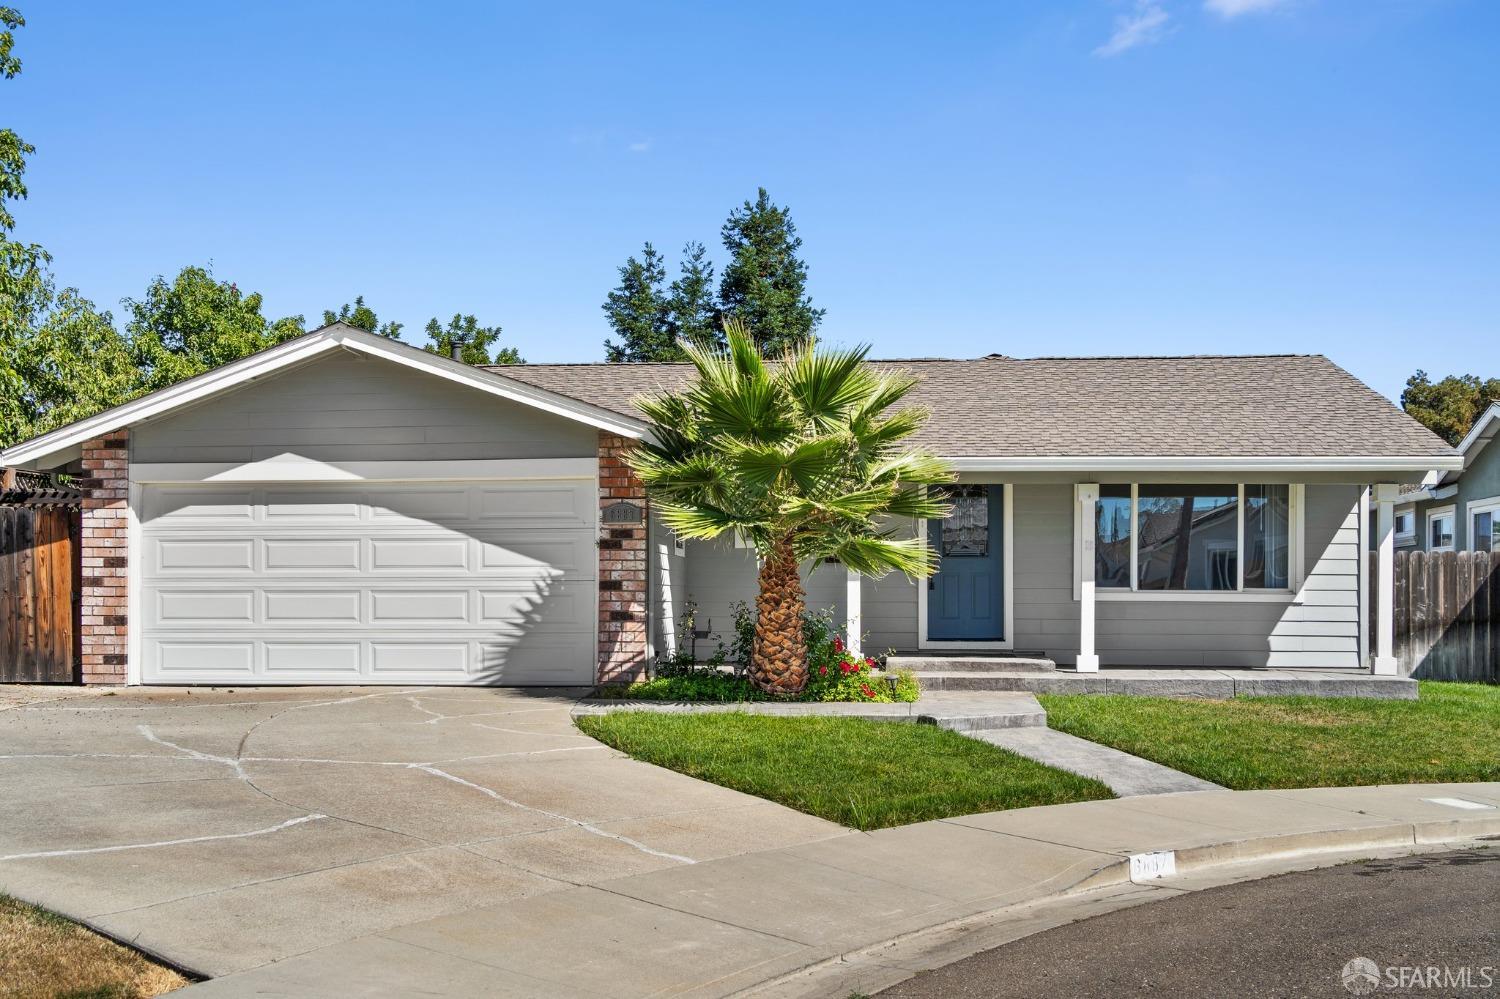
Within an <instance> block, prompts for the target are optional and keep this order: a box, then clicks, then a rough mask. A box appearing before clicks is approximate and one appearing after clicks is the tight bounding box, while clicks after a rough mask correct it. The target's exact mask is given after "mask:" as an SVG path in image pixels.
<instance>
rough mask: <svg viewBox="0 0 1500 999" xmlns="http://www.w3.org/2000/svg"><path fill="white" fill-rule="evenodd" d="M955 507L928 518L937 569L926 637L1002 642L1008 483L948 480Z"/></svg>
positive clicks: (932, 581) (930, 583) (930, 592)
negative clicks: (943, 515)
mask: <svg viewBox="0 0 1500 999" xmlns="http://www.w3.org/2000/svg"><path fill="white" fill-rule="evenodd" d="M948 491H949V500H950V502H952V504H953V512H952V513H951V514H950V515H949V516H948V517H947V519H945V520H930V521H928V522H927V544H928V545H929V546H931V547H932V549H933V550H935V551H936V552H937V553H938V571H937V573H936V574H935V575H934V576H932V577H931V578H930V579H928V580H927V637H928V639H929V640H933V641H964V642H998V641H1001V640H1003V639H1004V638H1005V613H1004V607H1005V595H1004V593H1003V592H1002V591H1003V589H1004V585H1005V577H1004V574H1003V572H1002V568H1001V567H1002V566H1003V565H1004V561H1003V555H1002V553H1001V551H1000V545H1001V544H1002V542H1003V541H1004V531H1003V530H1001V524H1002V523H1003V522H1004V521H1003V519H1002V517H1003V511H1002V509H1001V504H1002V503H1003V502H1004V497H1005V487H1003V486H983V485H960V486H949V487H948Z"/></svg>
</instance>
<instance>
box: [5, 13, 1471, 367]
mask: <svg viewBox="0 0 1500 999" xmlns="http://www.w3.org/2000/svg"><path fill="white" fill-rule="evenodd" d="M18 2H19V3H20V5H21V8H22V12H23V13H24V14H25V15H26V16H27V18H28V21H29V24H28V26H27V27H26V28H25V29H23V30H22V32H21V33H20V35H19V37H18V41H17V50H18V54H19V55H21V57H22V58H23V60H24V62H25V69H24V72H23V74H22V75H21V76H20V77H19V78H17V79H16V80H13V81H9V82H3V83H0V94H3V95H4V105H3V106H4V109H5V115H6V120H7V123H8V124H11V125H12V127H14V128H16V129H17V131H19V132H20V133H21V135H22V136H23V137H24V138H26V139H27V140H29V141H31V142H32V143H34V144H35V145H36V146H37V150H38V151H37V155H36V156H35V157H34V159H33V160H32V164H31V168H30V171H29V173H28V181H29V184H30V187H31V199H30V201H29V202H27V203H25V204H23V205H22V206H21V209H20V211H19V212H18V215H19V217H20V230H19V232H20V235H22V236H23V237H24V238H28V239H31V240H35V241H38V242H41V243H42V244H43V245H45V246H46V247H47V248H48V249H49V250H51V251H52V253H53V254H54V256H55V258H56V260H55V268H56V270H57V273H58V276H59V279H60V280H61V281H62V282H63V283H65V284H72V285H77V286H78V287H80V288H81V289H82V290H83V292H84V293H85V294H87V295H89V296H90V297H92V298H94V299H95V300H96V301H98V302H99V303H100V304H101V305H106V306H109V307H113V308H115V309H116V311H117V313H118V311H119V307H118V301H119V299H120V298H121V297H123V296H126V295H133V294H138V293H139V292H140V291H141V290H142V289H143V288H144V286H145V284H146V282H147V281H148V280H149V279H150V278H151V277H152V276H153V275H155V274H158V273H168V274H170V273H174V272H175V271H176V270H177V269H179V268H180V267H182V266H183V265H185V264H188V263H202V262H207V261H210V260H211V261H212V262H213V265H214V269H215V272H216V273H217V274H218V275H219V276H220V277H223V278H226V279H232V280H234V281H236V282H237V283H238V284H239V285H240V286H241V287H242V288H247V289H253V290H258V291H261V292H263V293H264V294H265V297H266V302H267V312H268V313H271V314H273V315H284V314H289V313H303V314H305V315H307V316H308V318H309V319H313V320H315V319H316V318H317V317H318V316H319V314H320V313H321V311H322V309H324V308H326V307H330V306H336V305H338V304H339V303H341V302H344V301H346V300H349V299H352V298H353V296H354V295H356V294H360V293H363V294H364V295H365V297H366V299H367V300H368V301H369V302H370V304H372V305H373V306H374V307H375V308H376V309H377V311H378V312H379V313H380V314H381V316H382V318H389V319H397V320H399V321H402V322H404V323H406V324H407V325H408V327H409V328H408V337H409V338H411V339H419V338H420V333H419V327H420V326H421V325H422V324H423V323H424V322H425V321H426V319H427V318H428V317H429V316H431V315H433V314H439V315H449V314H452V313H453V312H455V311H463V312H473V313H476V314H477V315H478V316H479V318H480V319H481V321H483V322H485V323H487V324H488V323H497V322H498V323H500V324H502V325H503V326H504V327H505V330H506V339H507V340H508V342H511V343H514V344H516V345H517V346H518V347H520V349H521V351H522V353H523V354H524V355H525V356H526V357H527V358H528V359H530V360H534V361H542V360H554V361H562V360H594V359H600V358H602V349H601V342H602V341H603V339H604V337H605V336H606V335H607V333H608V331H607V329H606V327H605V324H604V319H603V315H602V313H601V312H600V311H599V304H600V303H601V302H602V301H603V299H604V296H605V294H606V293H607V291H608V290H609V289H610V287H611V286H612V285H613V284H614V282H615V280H616V273H615V268H616V267H617V266H618V265H619V263H620V262H622V261H623V259H624V258H625V257H626V255H627V254H630V253H632V252H635V251H636V250H637V249H638V248H639V246H640V244H641V242H642V241H643V240H646V239H650V240H652V241H654V242H655V243H656V245H657V246H658V247H659V248H662V249H665V250H667V251H668V252H669V253H670V254H671V256H672V259H673V266H674V267H675V260H676V257H677V251H678V249H679V248H680V246H681V245H682V244H683V243H684V242H686V241H687V240H690V239H701V240H703V241H705V242H708V243H709V244H710V248H711V249H712V250H714V251H716V253H717V258H718V260H719V261H722V257H723V254H722V250H721V248H720V247H719V246H718V243H717V238H718V229H719V226H720V224H721V223H722V221H723V219H724V216H725V215H726V214H727V212H728V211H729V209H730V208H731V207H733V206H734V205H736V204H738V203H739V202H741V201H743V200H744V199H745V198H747V197H751V196H753V194H754V191H755V188H756V186H757V185H765V186H766V187H767V188H768V189H769V190H770V192H771V195H772V197H773V198H774V199H775V200H776V201H778V202H779V203H784V204H789V205H790V206H791V208H792V211H793V216H794V218H795V219H796V221H797V224H798V226H799V229H800V232H801V235H802V236H803V238H804V239H805V241H806V242H805V245H804V255H805V257H806V259H807V261H808V264H809V267H810V271H811V274H810V284H809V288H810V291H811V293H812V295H813V298H814V300H815V301H816V303H817V304H818V305H821V306H823V307H825V308H827V310H828V315H827V318H826V321H825V324H824V328H823V333H824V336H825V337H826V338H828V339H831V340H836V341H841V342H852V341H865V342H871V343H873V344H874V345H875V352H876V353H877V354H878V355H881V356H935V355H941V356H959V357H963V356H978V355H982V354H986V353H990V352H995V351H999V352H1003V353H1008V354H1013V355H1016V356H1029V355H1037V354H1095V353H1109V354H1116V353H1145V354H1155V353H1240V352H1254V353H1261V352H1322V353H1327V354H1329V355H1330V356H1332V357H1333V358H1334V359H1335V360H1336V361H1338V362H1339V363H1341V364H1343V365H1345V366H1346V367H1348V368H1349V369H1350V370H1352V371H1354V372H1355V373H1356V374H1358V375H1359V376H1361V377H1363V378H1365V379H1366V380H1367V381H1369V382H1370V383H1371V384H1372V385H1374V386H1375V387H1376V388H1377V389H1379V390H1381V391H1382V392H1385V393H1387V394H1390V395H1393V396H1394V395H1396V394H1398V393H1399V392H1400V389H1401V385H1402V384H1403V382H1404V380H1405V378H1406V376H1407V375H1408V374H1409V373H1410V372H1411V370H1412V369H1413V368H1415V367H1418V366H1421V367H1425V368H1427V369H1428V370H1429V371H1430V372H1432V373H1434V374H1435V375H1436V374H1446V373H1449V372H1454V371H1473V372H1474V373H1478V374H1482V375H1490V376H1494V375H1500V370H1497V368H1496V356H1497V352H1496V349H1495V348H1496V344H1497V343H1500V3H1494V2H1490V0H1281V2H1276V0H1049V2H1035V3H1023V2H1006V3H985V4H973V5H961V4H946V5H945V4H931V5H922V4H882V3H868V2H867V3H847V4H845V3H817V4H804V3H787V4H778V3H757V4H753V5H752V4H705V3H682V4H650V3H641V4H619V3H609V4H599V5H590V4H576V3H554V4H524V5H523V4H515V5H504V6H502V5H500V4H493V3H473V4H461V3H440V4H426V5H424V4H411V3H404V4H399V5H398V4H388V5H387V4H380V3H375V2H357V3H354V2H351V3H333V2H320V3H295V4H294V3H257V4H249V3H237V4H231V3H225V4H204V3H197V4H191V3H186V2H182V3H155V4H129V5H127V4H119V3H86V2H72V3H68V4H61V3H46V4H43V3H38V2H22V0H18Z"/></svg>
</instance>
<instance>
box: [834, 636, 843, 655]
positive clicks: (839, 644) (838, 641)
mask: <svg viewBox="0 0 1500 999" xmlns="http://www.w3.org/2000/svg"><path fill="white" fill-rule="evenodd" d="M833 651H835V652H843V651H844V640H843V639H842V638H839V637H838V636H837V635H835V636H834V638H833Z"/></svg>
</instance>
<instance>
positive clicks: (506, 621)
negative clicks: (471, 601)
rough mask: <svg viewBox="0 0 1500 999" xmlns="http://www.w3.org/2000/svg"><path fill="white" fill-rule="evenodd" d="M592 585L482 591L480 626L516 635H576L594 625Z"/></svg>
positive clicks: (479, 615)
mask: <svg viewBox="0 0 1500 999" xmlns="http://www.w3.org/2000/svg"><path fill="white" fill-rule="evenodd" d="M593 602H594V588H593V586H592V584H585V585H565V586H557V587H552V588H551V589H548V590H546V591H545V592H543V591H538V590H536V589H534V588H508V589H489V588H486V589H483V590H480V591H479V613H478V619H477V621H478V623H479V624H482V625H486V626H489V627H503V628H508V629H514V630H515V631H516V632H526V631H533V632H545V631H558V630H561V631H576V630H578V629H579V628H583V627H592V624H593Z"/></svg>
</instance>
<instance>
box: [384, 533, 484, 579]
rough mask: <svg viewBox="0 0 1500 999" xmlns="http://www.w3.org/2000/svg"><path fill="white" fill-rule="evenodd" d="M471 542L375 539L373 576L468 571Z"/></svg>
mask: <svg viewBox="0 0 1500 999" xmlns="http://www.w3.org/2000/svg"><path fill="white" fill-rule="evenodd" d="M468 564H469V542H468V539H467V538H371V539H370V570H371V571H372V572H420V571H422V570H428V571H435V572H445V573H446V572H452V571H453V570H455V569H458V570H462V569H467V568H468Z"/></svg>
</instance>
